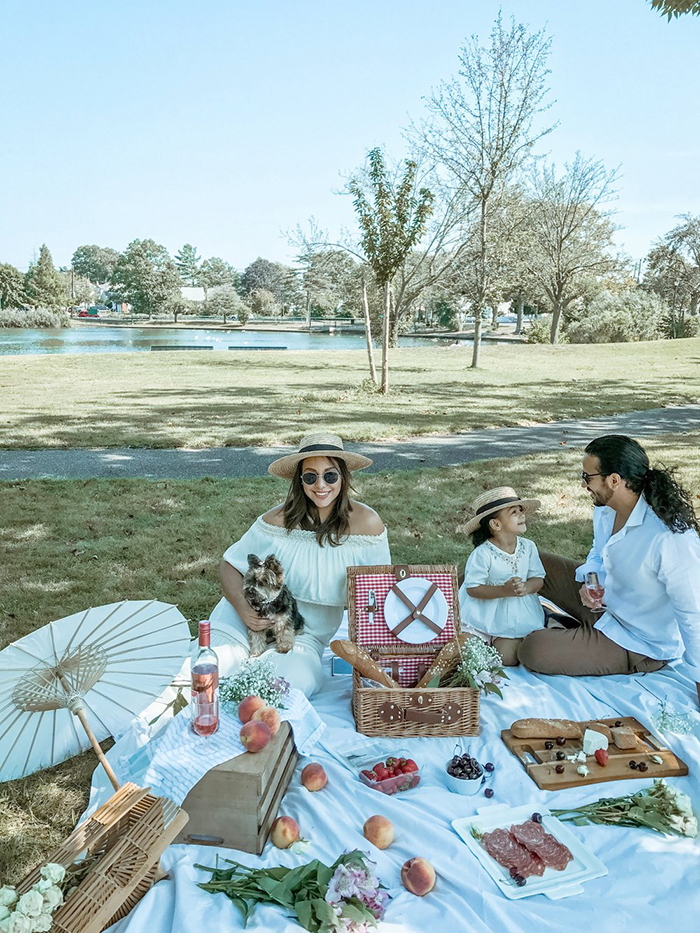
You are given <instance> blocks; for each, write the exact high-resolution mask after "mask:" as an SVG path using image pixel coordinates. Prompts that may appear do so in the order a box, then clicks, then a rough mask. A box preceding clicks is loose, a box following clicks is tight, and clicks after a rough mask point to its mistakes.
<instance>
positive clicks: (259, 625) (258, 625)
mask: <svg viewBox="0 0 700 933" xmlns="http://www.w3.org/2000/svg"><path fill="white" fill-rule="evenodd" d="M236 611H237V612H238V615H239V617H240V620H241V622H242V623H243V624H244V625H245V627H246V628H249V629H250V630H251V632H262V631H263V629H266V628H269V627H270V626H271V625H272V622H271V621H270V619H263V618H261V617H260V616H259V615H258V614H257V612H256V611H255V609H253V607H252V606H251V605H250V603H248V602H246V601H245V599H244V600H242V601H241V602H240V603H239V605H238V606H237V607H236Z"/></svg>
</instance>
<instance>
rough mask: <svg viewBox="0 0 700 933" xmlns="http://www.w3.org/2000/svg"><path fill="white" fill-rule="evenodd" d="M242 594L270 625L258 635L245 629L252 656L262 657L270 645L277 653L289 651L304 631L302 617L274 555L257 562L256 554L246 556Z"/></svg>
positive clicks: (258, 559)
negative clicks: (297, 636)
mask: <svg viewBox="0 0 700 933" xmlns="http://www.w3.org/2000/svg"><path fill="white" fill-rule="evenodd" d="M243 595H244V596H245V598H246V600H247V601H248V603H249V605H251V606H252V607H253V609H255V611H256V612H257V613H258V615H259V616H260V617H261V618H263V619H270V621H271V622H272V625H270V627H269V628H266V629H263V630H262V631H261V632H254V631H252V629H249V630H248V639H249V641H250V653H251V655H252V656H253V657H256V656H257V655H259V654H262V653H263V651H265V649H266V648H268V647H269V646H270V645H271V644H275V645H276V647H277V651H279V652H280V654H286V653H287V652H288V651H291V649H292V648H293V647H294V637H295V635H296V634H297V633H298V632H301V631H302V629H303V628H304V617H303V616H302V614H301V613H300V612H299V607H298V606H297V601H296V599H295V598H294V597H293V596H292V594H291V593H290V592H289V590H288V588H287V587H286V585H285V582H284V570H283V569H282V564H280V562H279V561H278V560H277V558H276V557H275V555H274V554H270V556H269V557H266V558H265V560H260V558H259V557H258V556H257V555H256V554H249V555H248V570H247V571H246V574H245V576H244V577H243Z"/></svg>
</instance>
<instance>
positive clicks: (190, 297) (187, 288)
mask: <svg viewBox="0 0 700 933" xmlns="http://www.w3.org/2000/svg"><path fill="white" fill-rule="evenodd" d="M180 295H181V297H182V298H184V299H185V300H186V301H196V302H204V301H205V300H206V295H205V294H204V289H203V288H200V287H199V286H198V285H183V286H182V287H181V288H180Z"/></svg>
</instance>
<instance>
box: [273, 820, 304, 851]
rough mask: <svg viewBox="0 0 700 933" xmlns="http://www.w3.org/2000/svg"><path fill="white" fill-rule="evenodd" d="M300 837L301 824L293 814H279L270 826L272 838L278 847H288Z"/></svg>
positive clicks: (274, 844)
mask: <svg viewBox="0 0 700 933" xmlns="http://www.w3.org/2000/svg"><path fill="white" fill-rule="evenodd" d="M298 838H299V824H298V823H297V821H296V820H293V819H292V817H291V816H278V817H277V819H276V820H275V822H274V823H273V824H272V826H271V827H270V839H271V840H272V844H273V846H277V848H278V849H288V848H289V847H290V846H291V845H292V843H293V842H296V841H297V839H298Z"/></svg>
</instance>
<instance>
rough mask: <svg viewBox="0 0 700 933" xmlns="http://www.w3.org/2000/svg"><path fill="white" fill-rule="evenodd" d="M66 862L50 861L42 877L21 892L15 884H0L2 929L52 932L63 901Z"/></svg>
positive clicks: (9, 932) (17, 932) (3, 931)
mask: <svg viewBox="0 0 700 933" xmlns="http://www.w3.org/2000/svg"><path fill="white" fill-rule="evenodd" d="M65 877H66V870H65V868H64V867H63V865H59V864H58V863H56V862H48V863H47V864H46V865H44V866H43V868H42V869H41V878H40V879H39V881H37V882H36V884H34V885H33V886H32V887H31V888H30V890H29V891H27V892H25V893H24V894H22V895H21V896H19V895H18V894H17V891H16V890H15V889H14V887H13V886H12V885H4V886H3V887H1V888H0V933H48V931H49V930H50V929H51V924H52V920H51V915H52V914H53V912H54V910H56V908H57V907H60V906H61V904H62V903H63V891H62V890H61V887H60V885H61V883H62V882H63V881H64V879H65Z"/></svg>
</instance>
